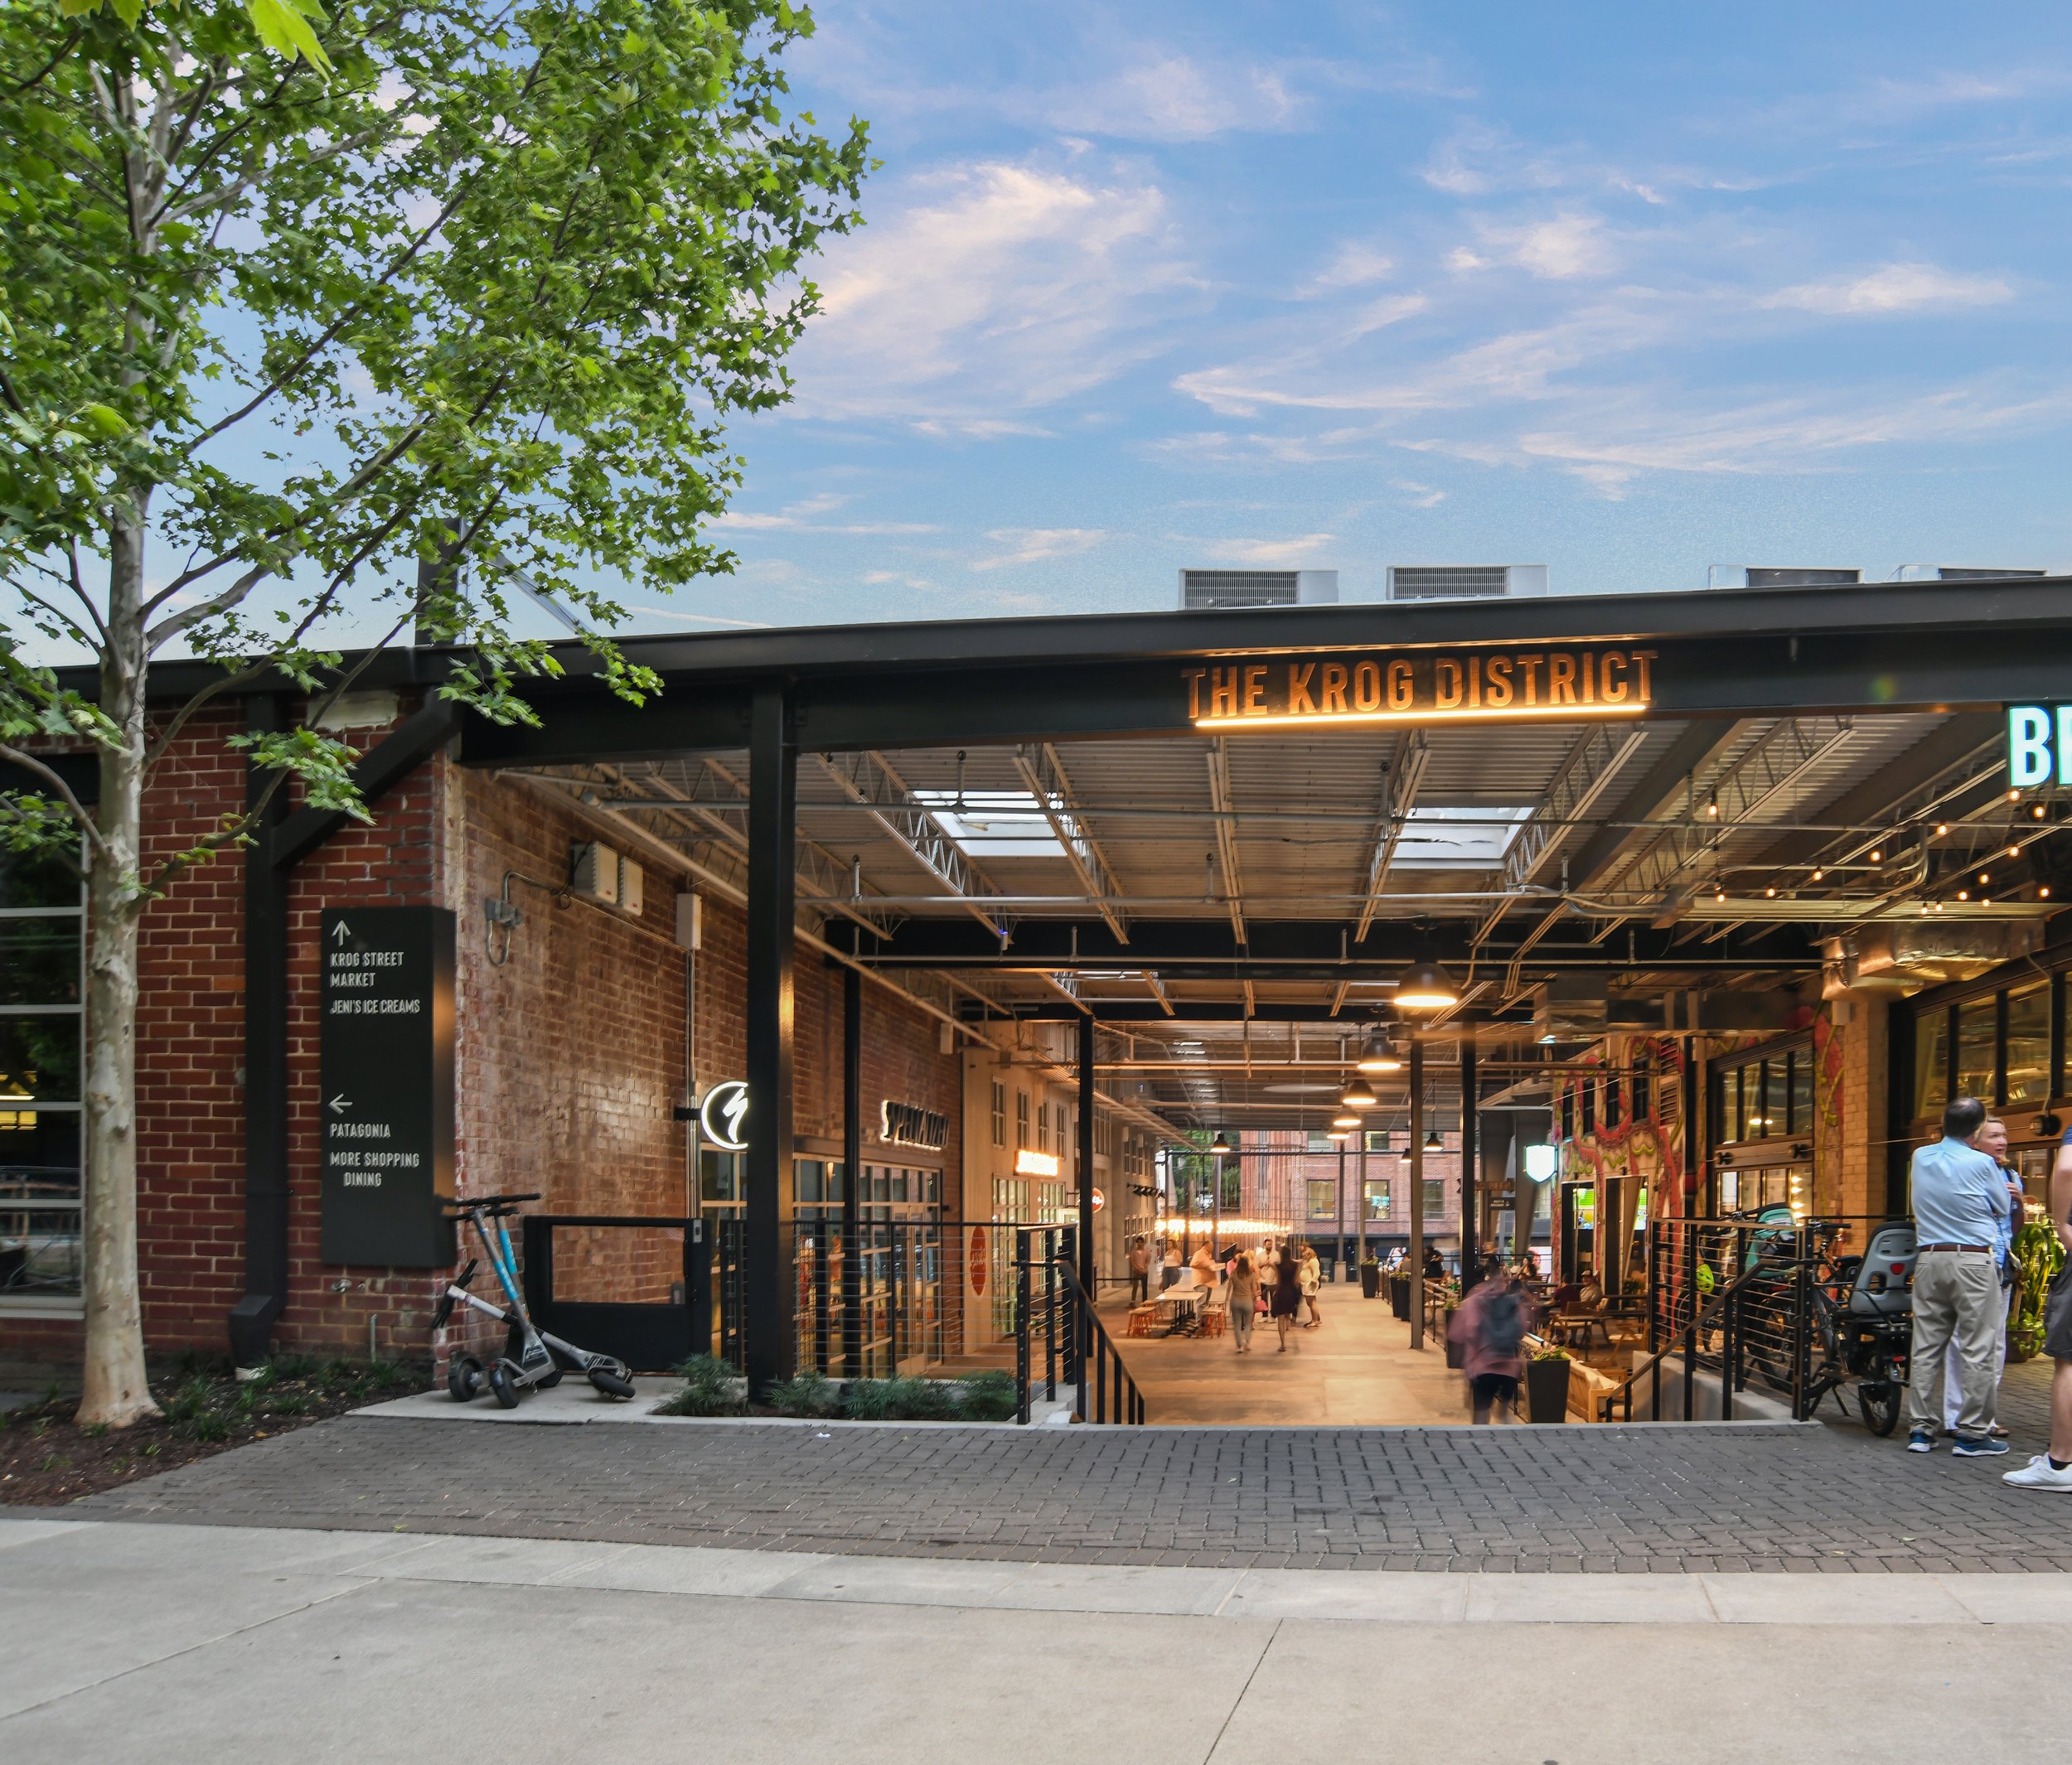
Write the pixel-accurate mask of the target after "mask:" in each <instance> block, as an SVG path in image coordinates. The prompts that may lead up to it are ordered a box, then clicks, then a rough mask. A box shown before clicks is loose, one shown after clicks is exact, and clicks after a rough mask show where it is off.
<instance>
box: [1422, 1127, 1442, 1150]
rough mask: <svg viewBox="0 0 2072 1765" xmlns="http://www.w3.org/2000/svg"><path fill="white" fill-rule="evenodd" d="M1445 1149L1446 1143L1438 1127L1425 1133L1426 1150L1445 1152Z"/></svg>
mask: <svg viewBox="0 0 2072 1765" xmlns="http://www.w3.org/2000/svg"><path fill="white" fill-rule="evenodd" d="M1445 1149H1446V1143H1445V1140H1443V1139H1440V1134H1439V1130H1438V1129H1436V1128H1434V1129H1431V1130H1430V1132H1428V1133H1427V1134H1426V1135H1425V1150H1426V1152H1444V1151H1445Z"/></svg>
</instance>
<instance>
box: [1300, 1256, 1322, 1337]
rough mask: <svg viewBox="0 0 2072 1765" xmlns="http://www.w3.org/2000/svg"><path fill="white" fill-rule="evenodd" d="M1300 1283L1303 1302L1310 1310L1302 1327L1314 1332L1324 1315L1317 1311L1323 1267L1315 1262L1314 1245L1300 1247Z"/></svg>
mask: <svg viewBox="0 0 2072 1765" xmlns="http://www.w3.org/2000/svg"><path fill="white" fill-rule="evenodd" d="M1301 1283H1302V1298H1303V1301H1304V1303H1305V1304H1307V1305H1308V1307H1309V1308H1310V1321H1309V1323H1306V1324H1305V1325H1303V1328H1304V1329H1305V1330H1314V1329H1315V1328H1316V1327H1317V1326H1318V1325H1319V1324H1320V1323H1323V1322H1324V1314H1323V1313H1321V1312H1319V1311H1318V1309H1317V1289H1319V1287H1321V1286H1323V1285H1324V1265H1323V1264H1322V1263H1320V1262H1319V1261H1318V1260H1317V1253H1316V1247H1315V1246H1314V1245H1308V1244H1305V1245H1303V1247H1302V1273H1301Z"/></svg>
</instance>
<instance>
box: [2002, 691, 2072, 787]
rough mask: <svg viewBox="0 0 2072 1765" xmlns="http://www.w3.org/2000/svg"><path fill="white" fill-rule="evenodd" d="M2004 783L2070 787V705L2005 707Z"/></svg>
mask: <svg viewBox="0 0 2072 1765" xmlns="http://www.w3.org/2000/svg"><path fill="white" fill-rule="evenodd" d="M2007 783H2008V784H2009V786H2011V787H2012V788H2013V789H2015V790H2016V791H2034V790H2037V789H2040V788H2041V787H2043V786H2048V785H2065V786H2072V705H2009V706H2008V707H2007Z"/></svg>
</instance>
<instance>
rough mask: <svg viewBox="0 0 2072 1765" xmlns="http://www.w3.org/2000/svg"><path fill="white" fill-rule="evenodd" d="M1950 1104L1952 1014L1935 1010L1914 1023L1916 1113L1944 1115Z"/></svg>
mask: <svg viewBox="0 0 2072 1765" xmlns="http://www.w3.org/2000/svg"><path fill="white" fill-rule="evenodd" d="M1948 1102H1949V1013H1948V1012H1947V1011H1931V1012H1929V1013H1927V1014H1926V1015H1925V1016H1924V1017H1921V1018H1917V1019H1915V1024H1914V1113H1915V1115H1941V1114H1942V1113H1943V1105H1944V1104H1946V1103H1948Z"/></svg>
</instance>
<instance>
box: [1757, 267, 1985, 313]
mask: <svg viewBox="0 0 2072 1765" xmlns="http://www.w3.org/2000/svg"><path fill="white" fill-rule="evenodd" d="M2013 297H2014V289H2013V288H2012V287H2011V285H2010V284H2009V283H2007V280H2006V278H2003V277H2000V276H1976V275H1965V274H1963V273H1962V272H1960V271H1957V270H1948V269H1942V268H1938V267H1937V266H1936V265H1935V264H1885V265H1883V266H1881V268H1877V269H1874V270H1872V271H1871V272H1870V273H1868V274H1866V275H1861V276H1855V277H1850V276H1839V277H1836V278H1832V279H1831V280H1828V281H1825V282H1802V283H1799V284H1798V286H1797V287H1795V288H1780V289H1779V291H1778V292H1777V293H1774V294H1772V295H1769V296H1768V297H1765V299H1764V301H1763V302H1762V304H1763V305H1764V306H1765V307H1799V308H1801V309H1803V311H1805V312H1823V313H1833V314H1837V315H1847V316H1863V317H1879V316H1882V315H1884V314H1887V313H1895V312H1924V311H1929V310H1933V309H1935V308H1938V307H1991V306H1996V305H1997V304H1998V303H1999V302H2002V301H2005V300H2011V299H2012V298H2013Z"/></svg>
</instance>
